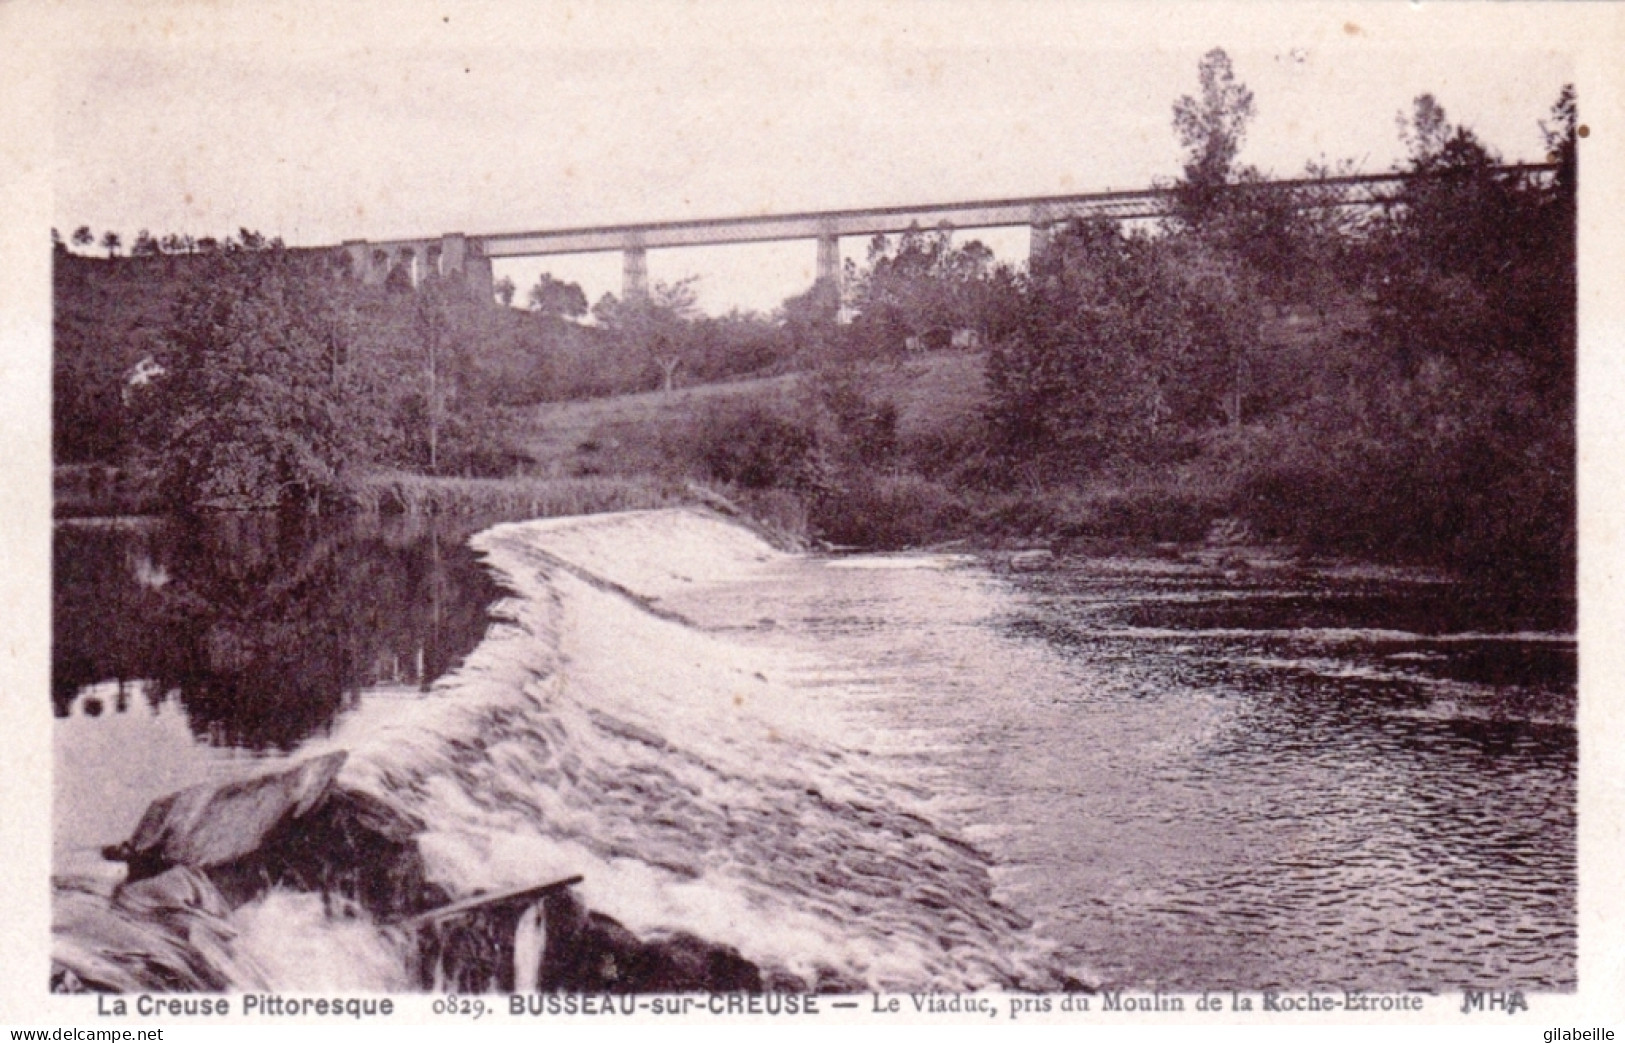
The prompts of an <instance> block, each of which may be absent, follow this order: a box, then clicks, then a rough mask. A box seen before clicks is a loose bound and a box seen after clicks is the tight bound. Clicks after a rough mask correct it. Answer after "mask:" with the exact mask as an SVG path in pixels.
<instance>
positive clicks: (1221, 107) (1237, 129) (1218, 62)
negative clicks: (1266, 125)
mask: <svg viewBox="0 0 1625 1043" xmlns="http://www.w3.org/2000/svg"><path fill="white" fill-rule="evenodd" d="M1197 77H1198V80H1199V81H1200V83H1201V95H1200V97H1192V96H1191V95H1189V94H1186V95H1183V96H1181V97H1180V99H1179V100H1178V101H1176V102H1174V130H1175V131H1176V132H1177V133H1178V135H1179V144H1180V146H1181V147H1182V148H1183V149H1184V150H1185V164H1184V172H1183V176H1182V177H1181V179H1180V181H1179V183H1178V186H1177V187H1178V190H1179V193H1178V194H1179V212H1180V216H1181V217H1182V218H1183V219H1184V220H1185V221H1186V222H1187V223H1189V224H1193V225H1200V224H1201V223H1203V222H1204V221H1206V220H1207V219H1209V218H1210V217H1211V216H1212V215H1213V214H1214V213H1215V212H1216V211H1217V210H1218V208H1219V204H1220V200H1221V198H1222V196H1223V194H1224V187H1225V186H1226V185H1228V184H1230V183H1231V182H1233V181H1235V180H1238V179H1242V178H1246V179H1251V178H1254V177H1256V172H1255V171H1252V170H1251V169H1250V168H1238V167H1237V166H1236V157H1237V156H1238V155H1240V153H1241V145H1242V142H1243V141H1245V140H1246V136H1247V124H1248V123H1250V122H1251V121H1252V118H1253V114H1254V109H1253V92H1252V91H1251V90H1248V89H1247V87H1246V85H1245V84H1242V83H1240V82H1238V81H1237V80H1236V75H1235V71H1234V70H1233V69H1232V68H1231V66H1230V56H1229V55H1228V54H1226V53H1225V52H1224V50H1223V49H1222V48H1218V47H1215V48H1214V49H1213V50H1211V51H1209V52H1207V54H1205V55H1203V56H1202V61H1201V64H1200V65H1199V66H1198V68H1197Z"/></svg>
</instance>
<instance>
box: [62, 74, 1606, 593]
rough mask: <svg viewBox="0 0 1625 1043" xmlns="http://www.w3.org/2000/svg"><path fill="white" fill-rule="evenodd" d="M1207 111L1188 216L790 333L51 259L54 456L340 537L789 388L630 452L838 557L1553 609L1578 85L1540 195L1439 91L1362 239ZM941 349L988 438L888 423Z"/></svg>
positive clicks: (968, 430) (1570, 362)
mask: <svg viewBox="0 0 1625 1043" xmlns="http://www.w3.org/2000/svg"><path fill="white" fill-rule="evenodd" d="M1199 84H1200V90H1199V91H1198V93H1197V94H1196V95H1193V96H1187V97H1182V98H1180V99H1179V100H1178V102H1176V104H1175V106H1174V112H1173V117H1174V118H1173V127H1174V130H1175V132H1176V134H1177V135H1178V138H1179V140H1180V142H1181V144H1182V146H1183V147H1184V149H1185V155H1186V162H1185V166H1184V170H1183V172H1182V175H1181V176H1180V178H1179V179H1177V181H1176V182H1174V183H1173V184H1172V185H1171V186H1170V187H1172V188H1173V189H1174V195H1175V199H1176V207H1175V212H1174V214H1173V216H1172V217H1170V218H1169V219H1167V220H1162V221H1156V222H1140V223H1139V224H1137V225H1132V226H1122V225H1114V224H1108V223H1098V224H1095V223H1088V222H1071V223H1068V224H1064V225H1061V226H1057V227H1056V228H1054V229H1053V230H1052V231H1051V234H1050V236H1049V241H1048V245H1047V247H1046V248H1045V249H1043V250H1042V251H1041V252H1039V253H1038V254H1036V255H1035V256H1034V257H1033V259H1032V261H1031V263H1030V264H1028V265H1027V266H1025V267H1021V268H1015V267H1011V266H1008V265H1002V264H999V263H996V261H995V259H994V258H993V256H992V254H991V253H990V252H989V251H987V250H986V249H985V248H983V247H982V246H980V245H979V244H977V243H974V242H971V243H965V244H956V243H955V242H954V240H953V238H952V235H951V234H950V233H949V232H947V231H915V232H911V233H908V234H905V235H903V236H901V237H897V238H893V239H887V238H878V239H877V240H876V241H875V242H874V243H872V244H871V248H870V251H869V255H868V257H867V259H866V261H865V263H864V264H863V265H861V266H858V265H853V264H850V262H849V264H848V268H847V272H846V276H845V279H844V284H845V285H844V287H843V288H842V293H841V294H840V296H839V297H837V295H836V294H835V293H834V292H832V290H833V288H832V287H828V286H819V287H815V288H814V289H812V290H810V291H809V292H808V293H806V294H804V295H802V296H800V297H797V298H792V299H791V300H788V301H786V302H785V303H784V305H783V306H782V308H781V309H779V311H778V312H777V313H776V314H775V315H773V316H770V317H764V316H759V315H741V314H738V313H735V314H732V315H729V316H725V317H722V318H713V317H708V316H704V315H701V314H700V313H699V311H698V309H697V308H696V306H695V295H694V291H693V286H692V283H690V282H679V283H676V284H657V285H656V286H655V287H653V288H652V289H651V291H650V293H649V295H648V296H647V298H646V299H642V300H634V301H619V300H616V299H615V298H614V297H611V296H606V297H605V298H604V299H603V300H601V301H599V302H598V303H597V304H595V305H593V306H592V307H591V309H590V312H591V316H592V322H591V323H590V324H584V323H583V322H582V321H581V320H582V319H583V318H584V317H585V316H586V315H587V314H588V312H589V309H588V307H587V302H586V298H585V296H584V295H583V294H582V293H581V291H580V289H579V287H575V286H572V285H570V284H566V283H561V282H559V281H557V280H554V279H552V278H551V277H550V276H544V277H543V278H542V280H541V281H540V282H539V283H538V284H537V285H536V286H535V287H533V288H531V289H530V290H529V292H528V294H527V296H526V304H527V305H528V307H527V308H525V309H520V308H515V307H497V306H494V303H493V302H491V301H484V300H476V299H473V298H472V297H471V296H469V295H468V293H467V292H466V291H464V290H462V289H460V288H459V286H458V285H457V284H455V283H451V282H440V281H438V280H435V279H432V278H431V279H429V280H427V281H426V282H424V283H423V284H422V285H420V286H418V287H416V288H413V287H412V286H410V285H408V283H407V281H406V279H405V278H404V275H403V274H397V276H396V277H393V278H392V279H391V280H390V281H389V283H388V284H387V285H385V286H383V287H366V286H361V285H359V284H357V283H356V282H355V281H354V280H351V279H348V278H346V277H345V273H344V271H343V269H344V264H345V262H344V260H343V258H342V257H341V256H339V257H335V256H332V255H328V254H324V253H316V252H301V251H292V250H285V249H282V248H280V247H279V246H278V245H277V244H275V243H274V242H268V241H266V240H265V239H264V238H263V237H259V236H252V238H251V235H252V234H251V233H246V232H245V233H244V235H243V236H242V237H241V240H240V241H228V243H227V244H225V245H224V246H221V245H220V244H216V246H215V247H214V248H213V249H212V250H211V251H210V252H207V253H197V252H195V251H196V247H195V244H194V247H193V248H192V249H193V251H194V252H188V251H187V249H185V248H184V247H185V240H184V238H178V237H165V238H163V239H158V240H154V239H152V237H151V236H146V237H144V238H143V239H142V241H143V242H149V243H156V244H157V245H156V247H155V248H154V249H152V250H147V254H148V256H142V257H131V258H109V259H101V258H84V257H79V256H76V255H74V254H72V253H71V252H69V251H68V250H67V249H66V247H65V246H63V245H62V244H59V249H58V253H57V257H58V265H57V274H56V278H57V287H56V290H57V300H58V311H57V328H56V336H57V353H56V367H57V369H56V377H57V379H56V414H55V437H56V446H55V448H56V454H57V459H58V461H59V462H61V463H76V462H91V461H95V462H101V463H114V464H118V465H121V466H124V467H126V468H130V469H135V470H142V469H145V470H146V471H147V472H149V473H151V474H152V475H154V476H155V478H156V480H157V482H158V485H159V487H160V488H161V490H162V493H163V498H162V499H163V502H165V503H167V504H170V505H182V506H194V507H195V506H230V507H268V506H289V505H298V506H303V507H306V508H310V507H321V508H323V509H325V508H328V507H335V506H342V505H343V504H345V503H347V502H349V499H350V496H351V493H352V492H353V490H354V488H355V485H356V482H357V481H358V480H359V479H360V478H361V477H362V476H364V475H365V474H367V473H368V472H369V471H373V470H377V469H398V470H410V471H420V472H426V473H432V474H474V475H501V474H509V473H515V472H516V471H522V470H523V469H524V468H525V467H526V465H527V458H526V456H525V446H524V445H523V444H522V439H521V438H519V437H516V435H515V432H516V431H520V430H522V429H523V428H524V426H525V425H524V423H523V422H522V419H523V418H524V417H528V416H534V415H535V411H534V409H533V407H534V406H535V405H537V404H538V403H543V402H548V401H558V400H564V399H581V398H591V397H599V396H609V395H618V394H624V393H627V392H636V391H655V390H659V389H667V390H670V389H673V388H676V387H679V386H685V385H697V384H704V383H710V382H716V381H719V380H728V379H733V378H737V377H743V376H752V375H755V376H760V375H767V374H777V373H783V372H788V371H792V370H794V371H800V373H801V379H800V380H799V382H798V386H799V387H800V389H801V390H800V391H799V392H798V393H796V394H794V395H792V396H790V397H788V398H786V397H784V396H779V397H766V396H758V397H754V398H753V397H751V396H749V395H740V396H734V397H730V398H726V399H717V400H715V401H716V404H713V405H711V406H709V407H703V408H698V409H697V411H696V414H695V415H693V416H691V417H689V418H688V420H687V421H686V426H685V427H683V428H682V429H681V430H678V431H675V432H674V431H670V430H663V431H662V432H661V433H659V434H658V436H654V435H651V436H650V437H649V439H648V441H649V442H650V444H651V445H652V446H654V447H655V449H656V450H657V451H656V452H653V453H642V454H641V455H640V454H639V453H635V452H628V453H626V454H624V455H626V456H627V459H629V460H630V459H634V458H635V459H636V460H638V461H639V462H638V464H637V466H638V467H644V468H649V467H654V468H656V469H658V470H662V471H665V472H669V473H671V474H673V475H675V476H682V477H691V478H701V479H704V480H707V481H710V482H713V483H717V484H720V485H722V486H724V487H726V488H728V489H731V490H732V491H734V492H735V493H737V494H739V495H740V496H741V497H742V498H743V499H745V500H746V501H747V502H752V503H758V504H766V503H769V502H773V503H778V504H780V505H782V504H784V503H785V502H791V503H793V504H794V505H796V508H797V510H799V511H800V512H801V514H802V516H803V517H804V518H805V523H806V525H807V526H808V528H809V529H810V531H811V534H812V535H816V536H821V537H823V538H825V539H827V540H830V541H832V542H836V543H851V544H862V545H869V546H901V545H907V544H919V543H926V542H932V541H938V540H944V539H952V538H961V537H966V538H981V539H989V538H992V539H1003V538H1013V539H1023V540H1025V539H1043V540H1048V541H1051V542H1057V541H1058V542H1062V543H1065V542H1068V541H1079V540H1086V541H1087V540H1100V539H1127V540H1131V541H1136V542H1141V543H1144V542H1148V541H1183V540H1192V539H1201V538H1203V537H1204V536H1205V535H1207V534H1208V533H1209V531H1210V529H1211V527H1212V526H1213V525H1214V523H1215V522H1222V523H1223V525H1222V527H1223V528H1224V529H1225V531H1227V532H1230V533H1232V534H1240V535H1241V536H1243V537H1248V536H1250V537H1252V538H1258V539H1265V540H1282V541H1286V542H1289V543H1291V544H1293V545H1296V546H1298V547H1301V548H1304V549H1307V550H1310V551H1324V552H1333V553H1344V554H1354V555H1359V556H1363V557H1372V558H1386V559H1398V560H1413V561H1427V562H1433V563H1437V564H1444V565H1450V566H1454V567H1459V568H1463V569H1470V570H1473V571H1476V572H1481V573H1485V574H1492V575H1495V576H1498V577H1501V578H1504V579H1507V580H1509V581H1514V582H1528V581H1538V582H1543V583H1544V582H1551V583H1555V584H1557V585H1559V586H1562V587H1564V588H1565V589H1566V588H1567V586H1568V585H1569V584H1570V583H1571V582H1572V568H1573V560H1574V554H1575V504H1574V496H1575V491H1574V490H1575V432H1574V402H1575V388H1574V381H1575V342H1576V328H1575V313H1576V302H1575V282H1576V267H1575V185H1576V177H1577V169H1576V157H1575V144H1576V141H1575V138H1576V132H1577V124H1576V119H1575V99H1574V94H1573V91H1572V89H1568V88H1565V90H1564V91H1563V92H1562V94H1561V96H1560V97H1559V98H1558V99H1557V100H1556V103H1555V105H1554V106H1553V107H1552V109H1551V111H1550V114H1549V116H1548V117H1547V118H1546V119H1545V120H1544V121H1542V122H1541V124H1540V126H1541V129H1542V130H1543V132H1544V134H1545V138H1546V142H1547V145H1548V149H1549V152H1550V159H1551V161H1552V162H1553V163H1554V164H1556V171H1555V174H1554V173H1552V172H1549V171H1548V172H1544V173H1530V172H1527V171H1526V172H1518V171H1510V170H1505V169H1501V158H1500V157H1499V156H1498V155H1497V153H1496V152H1495V151H1494V149H1493V148H1492V147H1491V146H1490V145H1489V144H1488V143H1486V142H1483V141H1481V140H1480V139H1479V138H1478V137H1477V135H1476V134H1475V133H1474V132H1473V131H1472V130H1471V129H1470V128H1467V127H1463V126H1458V125H1456V124H1453V123H1452V122H1451V121H1450V119H1449V118H1448V116H1447V114H1446V113H1445V111H1444V110H1443V108H1441V107H1440V105H1439V104H1438V103H1437V102H1436V101H1435V100H1434V99H1433V98H1432V97H1431V96H1423V97H1420V98H1418V99H1417V100H1416V103H1415V106H1414V110H1413V111H1412V112H1410V113H1407V114H1405V115H1404V116H1403V118H1402V120H1401V134H1402V136H1403V139H1404V142H1405V144H1406V146H1407V150H1408V156H1407V159H1406V160H1405V161H1404V163H1403V164H1402V165H1401V168H1400V172H1402V173H1405V174H1409V175H1413V176H1412V177H1411V179H1410V180H1408V181H1407V182H1406V184H1405V187H1404V188H1403V189H1401V190H1400V191H1399V192H1398V194H1397V195H1396V196H1395V197H1394V198H1393V199H1392V200H1391V201H1390V202H1389V203H1387V204H1386V205H1384V206H1381V207H1363V208H1348V207H1337V206H1327V205H1316V204H1317V203H1323V202H1325V200H1324V199H1323V198H1317V193H1318V192H1320V191H1323V190H1322V189H1317V188H1316V187H1315V186H1314V185H1312V184H1311V185H1307V186H1305V187H1303V188H1302V189H1300V190H1299V192H1298V195H1297V196H1295V197H1288V196H1284V195H1282V194H1280V193H1279V192H1263V191H1250V190H1249V186H1250V185H1253V184H1255V183H1258V182H1261V181H1263V180H1264V178H1263V175H1261V173H1260V172H1259V171H1257V170H1254V169H1252V168H1249V167H1246V166H1243V165H1241V164H1239V163H1238V156H1239V155H1240V150H1241V144H1242V142H1243V139H1244V135H1245V133H1246V129H1247V126H1248V123H1249V121H1250V120H1251V118H1252V116H1253V111H1254V103H1253V97H1252V95H1251V92H1250V91H1248V90H1247V88H1246V87H1245V86H1243V85H1242V84H1240V83H1239V82H1237V81H1236V79H1235V77H1234V74H1233V72H1232V70H1231V67H1230V63H1229V60H1228V58H1227V57H1226V56H1225V55H1224V53H1223V52H1222V51H1214V52H1211V53H1210V54H1209V55H1208V56H1207V57H1206V58H1205V59H1204V60H1203V62H1202V64H1201V67H1200V70H1199ZM1346 171H1347V166H1346V165H1344V166H1342V167H1337V168H1330V167H1326V166H1318V167H1317V166H1311V167H1310V168H1309V169H1308V171H1307V174H1308V175H1309V176H1311V177H1314V176H1319V175H1326V174H1331V173H1342V172H1346ZM83 231H84V235H83V236H80V237H79V239H80V240H83V239H84V238H85V237H88V236H89V232H88V230H83ZM166 242H168V243H170V247H165V246H164V243H166ZM177 244H178V245H179V249H178V252H177V250H176V249H172V248H176V247H177ZM81 245H84V243H83V242H82V241H81ZM104 245H105V244H104ZM115 245H116V244H115ZM115 252H116V249H115V248H109V253H115ZM498 295H499V297H500V298H501V299H502V301H503V302H505V303H509V304H511V303H512V301H513V299H514V297H515V296H516V295H517V289H516V288H515V287H513V286H512V285H511V284H507V285H503V284H499V286H498ZM950 355H954V356H963V357H967V358H974V359H976V360H977V361H978V364H979V366H980V372H981V373H982V374H983V376H982V377H981V378H980V380H981V381H982V383H980V384H979V386H977V387H976V388H974V389H973V390H974V392H975V394H976V395H977V397H978V399H979V401H980V402H981V403H982V405H981V407H980V408H979V409H976V410H973V411H972V413H971V414H965V413H964V412H963V411H961V413H960V414H957V415H954V416H952V417H950V418H947V419H944V420H943V421H942V422H939V423H931V422H929V421H930V414H931V408H930V403H929V402H927V403H926V405H925V407H924V408H923V409H922V408H920V407H919V403H918V402H916V403H915V406H914V412H915V414H916V415H917V416H918V415H923V416H925V418H926V422H923V423H922V422H913V423H911V424H905V423H903V422H902V417H903V414H904V412H905V410H904V408H903V406H904V403H902V402H900V401H899V400H898V399H897V398H896V397H895V396H894V395H893V394H892V393H891V392H890V391H886V390H882V389H884V388H887V387H891V386H894V385H895V381H893V382H892V383H891V384H888V382H887V381H886V380H884V379H878V378H879V377H880V376H882V375H883V374H884V373H885V372H886V371H887V369H888V367H890V368H891V369H893V370H895V369H897V368H899V367H902V368H907V367H909V366H916V368H917V367H918V366H919V365H924V364H926V363H929V362H930V360H932V359H941V358H946V357H948V356H950ZM143 364H145V365H146V371H145V375H143V374H142V372H140V367H141V366H142V365H143ZM656 458H658V462H657V463H651V462H650V461H651V460H654V459H656ZM629 466H630V465H629Z"/></svg>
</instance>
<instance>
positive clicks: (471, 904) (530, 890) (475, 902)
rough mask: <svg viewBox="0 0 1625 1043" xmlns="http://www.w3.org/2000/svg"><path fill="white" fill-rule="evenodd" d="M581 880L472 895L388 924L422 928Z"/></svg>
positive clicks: (568, 878) (579, 876) (564, 880)
mask: <svg viewBox="0 0 1625 1043" xmlns="http://www.w3.org/2000/svg"><path fill="white" fill-rule="evenodd" d="M583 879H584V878H583V877H582V876H581V874H579V873H578V874H576V875H575V876H568V877H565V878H564V879H563V880H554V881H553V882H552V883H547V884H536V885H533V886H530V887H514V888H510V889H508V890H506V891H494V892H489V893H481V894H473V895H469V896H468V897H467V898H459V899H458V900H457V901H455V902H451V903H448V904H446V905H443V906H440V907H439V908H438V909H430V910H429V911H428V912H426V913H417V914H415V915H413V916H407V917H403V918H401V919H399V920H391V921H389V924H390V926H394V927H422V926H423V925H424V924H428V923H433V922H434V921H436V920H444V919H447V918H448V917H452V916H461V915H462V914H464V913H468V912H472V911H474V910H475V909H481V908H484V907H485V906H488V905H496V904H498V903H501V902H517V901H521V900H526V899H529V900H534V899H537V898H540V897H542V896H543V895H545V894H547V893H548V892H549V891H559V890H562V889H564V888H566V887H573V886H575V885H576V884H579V883H581V881H582V880H583Z"/></svg>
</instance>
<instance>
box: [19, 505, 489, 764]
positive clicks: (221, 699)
mask: <svg viewBox="0 0 1625 1043" xmlns="http://www.w3.org/2000/svg"><path fill="white" fill-rule="evenodd" d="M480 527H482V526H481V525H480V524H479V523H476V522H473V521H468V520H464V519H457V520H453V521H448V520H446V519H439V518H383V519H380V518H375V517H374V518H322V519H315V518H308V517H292V518H290V517H279V516H277V515H273V514H262V513H238V514H217V515H211V516H208V517H204V518H198V519H185V520H182V519H151V520H142V521H139V522H134V523H105V522H104V523H93V524H77V523H76V524H65V525H59V526H58V527H57V529H56V533H55V539H54V541H53V543H54V546H53V559H54V566H55V572H54V577H53V604H52V614H53V618H52V628H53V629H52V633H53V646H52V677H51V699H52V706H53V709H54V711H55V713H56V715H57V716H59V717H60V716H66V715H67V713H68V711H69V707H70V706H71V705H72V703H73V698H74V696H75V695H76V694H77V693H79V692H80V691H81V690H83V689H84V688H85V687H86V686H87V685H91V684H96V683H99V682H105V681H120V682H122V681H135V680H147V681H150V682H151V683H150V684H148V685H146V686H144V687H145V689H146V691H147V698H148V700H149V701H151V702H152V703H153V704H154V705H156V703H157V702H159V701H161V700H164V699H168V698H178V699H179V701H180V704H181V706H182V708H183V709H184V710H185V712H186V716H187V719H188V721H189V723H190V726H191V729H192V731H193V733H194V734H195V735H196V736H197V737H198V738H199V739H201V740H203V741H206V742H209V743H211V744H214V745H222V746H237V747H243V748H247V749H255V750H263V749H271V748H276V749H289V748H291V747H293V746H295V745H297V744H298V743H299V742H301V741H302V740H304V739H305V738H307V737H309V736H310V735H312V734H314V733H316V732H319V731H321V730H323V729H325V728H327V727H328V726H329V725H330V724H331V723H332V721H333V719H334V717H335V716H337V714H338V713H339V712H340V711H342V710H344V709H347V708H349V707H352V706H354V705H355V704H356V701H357V700H358V699H359V697H360V693H361V690H362V689H364V688H369V687H374V686H379V685H411V686H415V687H417V688H419V689H426V688H427V687H428V685H429V684H430V683H431V682H432V681H433V680H434V679H435V678H437V677H439V676H440V675H441V674H443V673H445V672H446V671H447V670H449V669H451V668H453V667H455V666H456V665H457V664H458V663H459V662H461V661H462V659H463V657H464V656H466V655H467V654H468V652H469V651H470V650H472V649H473V647H474V646H475V645H476V644H477V643H478V642H479V640H480V638H481V637H482V636H483V634H484V632H485V627H486V623H487V619H488V617H487V614H486V610H487V608H488V606H489V605H490V604H491V602H492V601H493V600H494V599H495V598H496V597H497V595H498V590H497V588H496V586H495V584H494V583H493V582H492V580H491V579H490V577H489V575H488V574H487V573H486V571H485V570H484V569H483V568H482V567H481V566H480V565H479V563H478V561H477V560H476V558H475V556H474V553H473V552H472V551H471V550H469V548H468V547H467V538H468V536H469V535H470V534H472V533H473V532H475V531H477V530H478V529H479V528H480ZM120 692H121V694H120V696H119V698H118V701H117V705H116V707H114V708H113V709H115V710H116V711H117V712H121V713H122V712H125V710H126V708H127V705H128V700H127V698H126V697H125V696H124V695H123V694H122V692H123V688H122V686H121V687H120ZM89 703H90V700H88V699H87V700H86V701H85V703H84V704H83V707H84V709H85V710H86V712H89ZM100 709H101V710H102V711H105V710H106V709H108V708H107V707H100Z"/></svg>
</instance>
